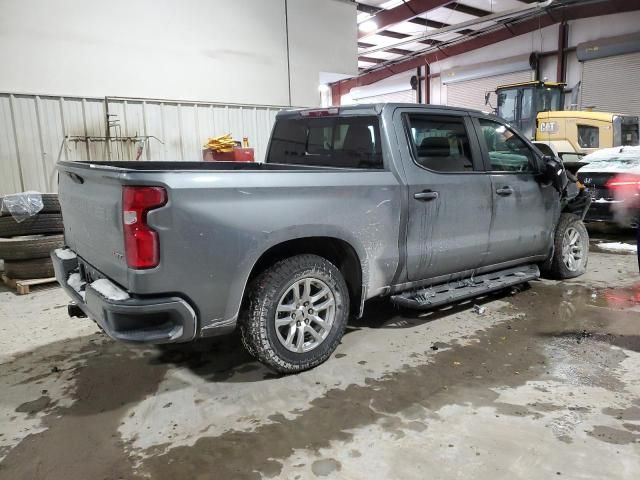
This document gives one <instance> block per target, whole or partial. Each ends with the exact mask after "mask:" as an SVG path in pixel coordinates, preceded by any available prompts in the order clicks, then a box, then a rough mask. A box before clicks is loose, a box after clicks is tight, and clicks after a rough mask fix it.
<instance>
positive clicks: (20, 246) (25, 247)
mask: <svg viewBox="0 0 640 480" xmlns="http://www.w3.org/2000/svg"><path fill="white" fill-rule="evenodd" d="M42 203H43V205H44V207H43V209H42V210H41V211H40V212H39V213H38V214H36V215H34V216H33V217H29V218H27V219H26V220H24V221H22V222H20V223H18V222H16V221H15V220H14V218H13V217H12V216H11V215H10V214H9V212H7V211H5V210H3V211H0V259H2V260H4V274H5V275H6V276H7V277H9V278H11V279H14V280H27V279H36V278H49V277H53V275H54V273H53V264H52V263H51V257H50V256H49V254H50V252H51V250H53V249H55V248H60V247H62V246H63V245H64V235H63V231H64V227H63V225H62V214H61V213H60V203H58V195H57V194H54V193H43V194H42Z"/></svg>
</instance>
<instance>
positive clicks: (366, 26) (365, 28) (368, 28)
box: [358, 20, 378, 33]
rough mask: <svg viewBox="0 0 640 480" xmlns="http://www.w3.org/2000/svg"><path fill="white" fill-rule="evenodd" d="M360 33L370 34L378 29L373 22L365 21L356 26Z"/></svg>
mask: <svg viewBox="0 0 640 480" xmlns="http://www.w3.org/2000/svg"><path fill="white" fill-rule="evenodd" d="M358 28H359V29H360V31H361V32H364V33H370V32H373V31H374V30H376V29H377V28H378V24H377V23H376V22H375V21H374V20H366V21H364V22H362V23H361V24H360V25H358Z"/></svg>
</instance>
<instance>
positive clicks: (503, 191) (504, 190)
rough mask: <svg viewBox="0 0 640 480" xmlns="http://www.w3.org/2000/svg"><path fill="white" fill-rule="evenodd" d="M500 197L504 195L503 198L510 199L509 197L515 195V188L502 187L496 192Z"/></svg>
mask: <svg viewBox="0 0 640 480" xmlns="http://www.w3.org/2000/svg"><path fill="white" fill-rule="evenodd" d="M496 193H497V194H498V195H502V196H503V197H508V196H509V195H513V188H511V187H502V188H499V189H497V190H496Z"/></svg>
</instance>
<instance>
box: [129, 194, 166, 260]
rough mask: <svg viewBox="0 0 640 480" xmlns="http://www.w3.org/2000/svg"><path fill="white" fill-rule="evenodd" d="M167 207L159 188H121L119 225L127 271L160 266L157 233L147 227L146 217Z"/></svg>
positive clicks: (164, 195)
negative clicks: (156, 210)
mask: <svg viewBox="0 0 640 480" xmlns="http://www.w3.org/2000/svg"><path fill="white" fill-rule="evenodd" d="M165 203H167V192H166V190H165V189H164V188H162V187H124V188H123V190H122V223H123V226H124V246H125V252H126V257H127V265H129V267H130V268H137V269H142V268H153V267H157V266H158V264H159V263H160V243H159V241H158V232H156V231H155V230H153V229H152V228H151V227H150V226H149V225H147V213H148V212H149V211H150V210H153V209H155V208H159V207H161V206H163V205H164V204H165Z"/></svg>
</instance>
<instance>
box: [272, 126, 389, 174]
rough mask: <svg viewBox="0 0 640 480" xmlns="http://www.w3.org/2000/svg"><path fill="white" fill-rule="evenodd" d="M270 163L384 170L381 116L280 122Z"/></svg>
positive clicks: (274, 130) (275, 132) (275, 133)
mask: <svg viewBox="0 0 640 480" xmlns="http://www.w3.org/2000/svg"><path fill="white" fill-rule="evenodd" d="M267 162H268V163H284V164H290V165H311V166H322V167H338V168H358V169H382V168H383V164H382V149H381V145H380V126H379V122H378V117H375V116H362V117H321V118H295V119H281V120H278V121H277V122H276V125H275V127H274V129H273V136H272V138H271V146H270V148H269V153H268V155H267Z"/></svg>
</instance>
